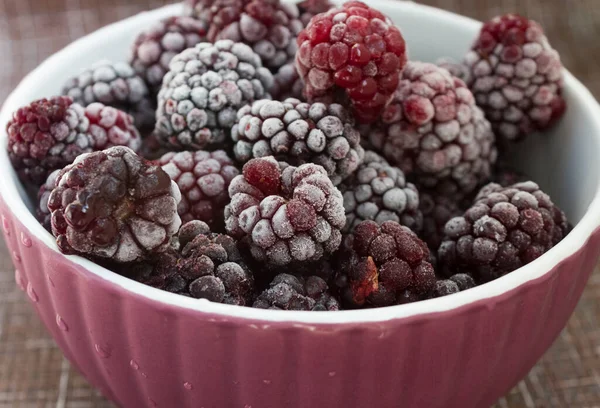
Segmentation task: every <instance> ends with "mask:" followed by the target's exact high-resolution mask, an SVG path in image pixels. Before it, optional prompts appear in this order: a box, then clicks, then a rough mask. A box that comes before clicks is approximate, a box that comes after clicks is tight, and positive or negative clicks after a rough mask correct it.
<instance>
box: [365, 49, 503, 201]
mask: <svg viewBox="0 0 600 408" xmlns="http://www.w3.org/2000/svg"><path fill="white" fill-rule="evenodd" d="M363 136H364V137H365V140H366V141H367V142H368V143H369V144H370V145H371V146H372V149H373V150H375V151H377V152H378V153H380V154H381V155H382V156H383V157H385V158H386V160H387V161H388V162H389V163H390V164H391V165H394V166H398V167H400V168H401V169H402V170H403V171H404V172H405V174H406V175H407V176H408V177H411V178H413V179H414V181H415V184H417V186H418V187H419V188H428V189H434V190H436V191H438V192H439V193H440V194H444V195H446V196H451V197H453V198H454V199H456V200H458V199H460V198H462V197H464V196H466V195H468V194H469V193H471V192H474V191H475V189H476V188H477V187H478V186H480V185H481V184H482V183H484V182H486V181H488V180H489V178H490V176H491V172H492V166H493V165H494V163H495V161H496V156H497V153H496V148H495V140H494V134H493V133H492V131H491V126H490V123H489V122H488V121H487V120H486V119H485V118H484V116H483V113H482V111H481V110H480V109H479V108H478V107H477V106H476V105H475V99H474V98H473V94H471V92H470V91H469V89H468V88H467V87H466V85H465V84H464V82H462V81H461V80H460V79H458V78H455V77H453V76H452V75H450V74H449V72H448V71H447V70H445V69H443V68H440V67H437V66H435V65H433V64H429V63H422V62H413V61H411V62H409V63H408V64H407V66H406V68H405V70H404V71H403V74H402V80H401V81H400V84H399V86H398V88H397V90H396V93H395V94H394V98H393V99H392V102H391V104H389V105H388V106H387V107H386V108H385V110H384V112H383V115H382V116H381V119H380V121H379V123H377V124H376V125H374V126H373V127H370V128H366V131H365V133H363Z"/></svg>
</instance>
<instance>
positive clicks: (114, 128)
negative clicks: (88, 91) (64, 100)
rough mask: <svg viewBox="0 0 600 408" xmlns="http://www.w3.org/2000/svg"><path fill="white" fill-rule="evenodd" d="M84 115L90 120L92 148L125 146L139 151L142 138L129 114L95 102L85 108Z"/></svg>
mask: <svg viewBox="0 0 600 408" xmlns="http://www.w3.org/2000/svg"><path fill="white" fill-rule="evenodd" d="M85 117H86V118H88V120H89V122H90V125H89V126H90V127H89V129H88V132H89V133H90V136H91V138H92V143H93V146H94V150H105V149H108V148H109V147H113V146H125V147H129V148H130V149H131V150H133V151H134V152H136V153H137V152H139V150H140V148H141V146H142V138H141V137H140V133H139V132H138V130H137V129H136V127H135V126H134V125H133V118H132V117H131V115H129V114H127V113H125V112H123V111H120V110H118V109H116V108H113V107H112V106H104V105H103V104H101V103H98V102H95V103H92V104H90V105H88V106H87V107H86V108H85Z"/></svg>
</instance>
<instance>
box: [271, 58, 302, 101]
mask: <svg viewBox="0 0 600 408" xmlns="http://www.w3.org/2000/svg"><path fill="white" fill-rule="evenodd" d="M303 88H304V81H302V78H300V74H298V70H297V69H296V64H295V63H294V62H293V61H290V62H288V63H286V64H285V65H282V66H281V68H279V70H277V72H276V73H275V74H274V75H273V86H272V87H271V89H270V91H269V92H270V94H271V96H272V97H273V99H275V100H278V101H282V100H284V99H287V98H295V99H298V100H300V101H304V96H303V95H302V89H303Z"/></svg>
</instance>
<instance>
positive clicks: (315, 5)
mask: <svg viewBox="0 0 600 408" xmlns="http://www.w3.org/2000/svg"><path fill="white" fill-rule="evenodd" d="M333 7H334V6H333V4H332V3H330V2H329V0H303V1H301V2H300V3H298V11H299V12H300V21H302V24H303V25H304V27H306V26H307V25H308V23H309V22H310V20H311V19H312V18H313V17H314V16H316V15H317V14H321V13H325V12H326V11H329V10H330V9H332V8H333Z"/></svg>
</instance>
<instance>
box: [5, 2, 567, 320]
mask: <svg viewBox="0 0 600 408" xmlns="http://www.w3.org/2000/svg"><path fill="white" fill-rule="evenodd" d="M184 3H185V8H184V9H185V15H182V16H173V17H170V18H167V19H165V20H162V21H157V22H156V24H155V25H154V26H153V27H149V28H148V30H147V31H146V32H143V33H140V34H139V36H138V37H137V38H135V39H134V38H132V48H131V52H130V54H129V60H128V61H115V62H111V61H100V62H99V63H97V64H94V65H93V66H90V68H89V69H87V70H86V71H84V72H81V73H78V74H77V75H76V76H74V77H73V78H72V79H71V80H69V81H68V82H67V83H66V84H64V87H63V95H62V96H49V98H48V99H41V100H38V101H35V102H32V103H31V104H30V105H28V106H25V107H22V108H21V109H19V110H18V111H16V112H15V113H14V114H13V116H12V118H11V120H10V122H9V123H8V125H7V133H8V135H9V142H8V154H9V157H10V160H11V161H12V164H13V166H14V169H15V171H16V173H17V174H18V176H19V178H20V179H21V181H22V183H23V184H24V186H25V187H26V189H27V190H28V191H35V192H36V193H37V202H38V204H39V205H38V208H37V216H38V219H39V220H40V222H41V223H42V225H43V226H44V227H45V228H46V229H47V230H49V231H50V232H51V233H52V234H53V235H54V236H55V237H56V243H57V245H58V247H59V248H60V250H61V251H62V252H64V253H65V254H74V255H80V256H84V257H86V258H88V259H91V260H93V261H95V262H98V263H100V264H102V265H105V266H107V267H109V268H111V269H112V270H114V271H115V272H116V273H120V274H122V275H124V276H127V277H129V278H131V279H135V280H137V281H139V282H141V283H143V284H146V285H150V286H153V287H155V288H158V289H161V290H165V291H170V292H173V293H177V294H180V295H183V296H188V297H192V298H203V299H208V300H209V301H212V302H219V303H226V304H230V305H238V306H249V307H256V308H266V309H279V310H307V311H309V310H310V311H312V310H315V311H334V310H340V309H348V308H368V307H381V306H390V305H398V304H403V303H409V302H415V301H419V300H425V299H431V298H436V297H440V296H446V295H450V294H453V293H456V292H460V291H464V290H468V289H469V288H472V287H474V286H476V285H479V284H483V283H486V282H489V281H491V280H493V279H496V278H499V277H501V276H503V275H505V274H507V273H511V272H513V271H515V270H517V269H518V268H520V267H521V266H523V265H525V264H527V263H529V262H531V261H533V260H534V259H536V258H538V257H540V256H541V255H542V254H544V253H545V252H546V251H548V250H549V249H551V248H552V247H553V246H554V245H556V244H557V243H558V242H559V241H560V240H561V239H563V238H564V237H565V235H566V234H567V233H568V231H569V224H568V222H567V220H566V217H565V214H564V213H563V212H562V211H561V210H560V209H559V208H558V207H557V206H556V205H554V203H553V202H552V200H551V198H550V197H549V196H548V195H547V194H546V193H545V192H544V191H542V189H541V188H540V186H539V185H538V184H536V183H535V182H533V181H531V180H529V179H528V178H527V177H526V176H524V175H522V174H520V173H519V172H517V171H516V170H514V169H512V168H510V167H507V166H506V165H505V164H500V163H505V162H507V161H510V160H507V159H509V157H504V156H503V154H506V153H504V152H505V151H507V149H506V146H507V145H509V144H513V145H514V144H516V143H518V142H519V141H521V140H523V139H524V138H526V137H539V136H537V135H536V134H537V133H539V132H541V131H544V130H545V129H548V128H549V127H550V126H552V125H553V124H554V123H555V122H556V121H558V120H559V119H560V117H561V115H562V114H563V113H564V111H565V108H566V105H565V101H564V99H563V98H562V86H563V83H562V65H561V62H560V59H559V56H558V53H557V52H556V51H555V50H554V49H553V48H552V47H551V46H550V45H549V42H548V39H547V38H546V36H545V35H544V31H543V30H542V28H541V27H540V26H539V24H537V23H535V22H533V21H531V20H528V19H526V18H524V17H520V16H516V15H505V16H501V17H497V18H494V19H493V20H491V21H489V22H487V23H486V24H485V25H484V26H483V28H482V29H481V31H480V33H479V36H478V37H477V38H475V39H474V43H473V46H472V49H471V50H469V51H468V52H467V53H466V55H465V58H464V62H462V63H453V62H449V60H446V59H440V61H441V62H439V63H438V64H437V65H435V64H432V63H427V62H420V61H409V60H408V58H407V44H406V43H405V41H404V38H403V36H402V32H401V27H400V28H399V27H396V26H395V25H394V24H393V22H392V21H391V20H390V19H389V18H388V17H386V16H385V15H383V14H382V13H381V12H379V11H378V10H375V9H373V8H371V7H369V6H368V5H366V4H364V3H361V2H358V1H350V2H348V3H345V4H343V5H341V6H337V7H336V6H333V5H331V4H330V3H329V1H328V0H306V1H303V2H301V3H299V4H292V3H288V2H281V1H280V0H215V1H212V0H185V2H184ZM439 57H443V56H439ZM542 137H543V136H542ZM517 273H518V272H517Z"/></svg>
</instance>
